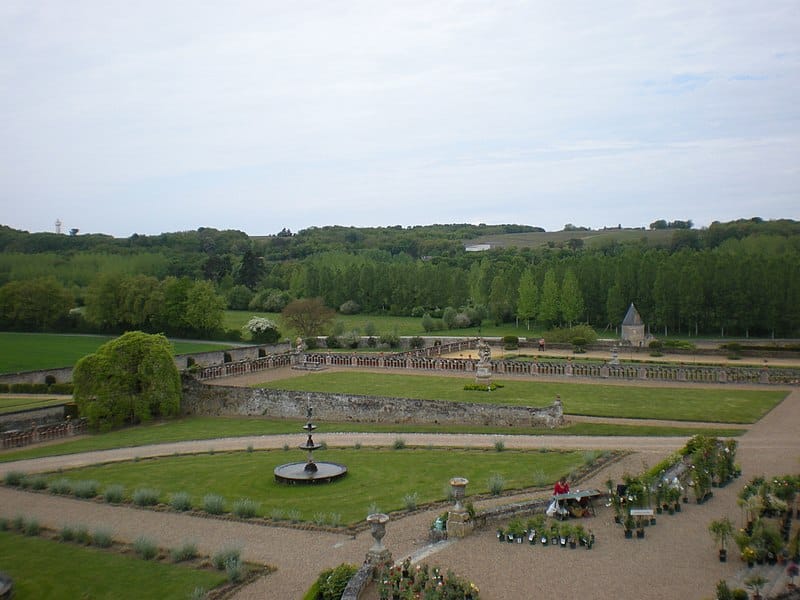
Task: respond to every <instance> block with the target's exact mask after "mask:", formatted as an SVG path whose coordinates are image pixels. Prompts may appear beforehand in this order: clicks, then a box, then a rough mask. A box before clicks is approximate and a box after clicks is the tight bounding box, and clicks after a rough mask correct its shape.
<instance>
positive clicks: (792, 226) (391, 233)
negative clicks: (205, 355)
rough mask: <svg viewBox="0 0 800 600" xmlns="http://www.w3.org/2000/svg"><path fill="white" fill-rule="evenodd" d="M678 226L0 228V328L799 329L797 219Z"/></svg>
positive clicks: (195, 331) (209, 332) (173, 331)
mask: <svg viewBox="0 0 800 600" xmlns="http://www.w3.org/2000/svg"><path fill="white" fill-rule="evenodd" d="M686 223H689V224H690V222H683V221H679V222H673V224H677V228H675V230H674V231H673V232H672V236H671V238H670V241H669V242H668V243H667V244H666V245H663V246H654V245H652V244H650V243H649V242H648V241H647V240H646V239H644V238H643V239H642V240H639V241H636V242H625V243H622V242H613V241H612V242H609V243H606V244H604V245H601V246H589V245H579V244H571V243H568V241H567V242H565V243H564V244H560V245H554V244H551V245H549V246H547V245H546V246H542V247H536V248H530V247H526V248H517V247H510V248H498V249H492V250H489V251H485V252H466V251H465V249H464V241H465V240H467V239H473V238H474V236H475V235H476V232H479V231H483V232H485V233H493V234H499V233H519V232H523V231H531V230H536V228H530V227H528V226H512V225H507V226H467V225H434V226H427V227H420V228H399V227H398V228H364V229H361V228H347V227H330V228H327V227H326V228H311V229H309V230H304V231H302V232H298V233H296V234H294V233H292V232H290V231H288V230H286V229H284V230H282V231H281V232H280V233H279V234H277V235H275V236H269V237H266V238H249V237H248V236H247V235H245V234H243V233H242V232H230V231H217V230H215V229H209V228H203V229H200V230H197V231H196V232H180V233H175V234H162V235H160V236H135V239H134V236H132V238H128V239H125V240H118V239H115V238H109V237H108V236H84V235H77V236H64V235H62V236H56V235H55V234H28V233H26V232H19V231H16V230H11V229H10V228H7V227H0V249H1V250H2V252H0V283H2V286H0V327H2V328H3V329H22V330H32V331H48V330H67V329H69V328H70V327H72V328H75V327H76V323H80V327H83V328H85V329H89V330H97V331H124V330H126V329H142V330H144V331H163V332H166V333H169V334H170V335H183V336H187V335H190V336H194V335H197V336H202V337H218V336H220V335H221V333H222V332H221V327H222V312H223V311H224V309H225V308H231V309H238V310H253V311H267V312H280V311H282V310H283V309H284V308H285V307H286V306H287V305H288V304H289V303H290V302H291V301H292V300H295V299H302V298H321V299H322V302H323V303H324V304H325V305H326V306H328V307H330V308H332V309H335V310H338V311H340V312H341V313H346V314H347V313H349V314H352V313H357V312H361V313H366V314H375V315H380V314H390V315H405V316H416V317H419V318H420V319H421V329H423V328H424V329H426V330H432V329H434V328H438V327H445V328H458V327H468V326H471V325H475V324H477V323H480V322H481V321H482V320H485V319H491V320H492V321H494V322H497V323H503V322H514V321H517V322H518V323H520V324H522V325H523V326H526V327H529V326H534V325H539V326H545V327H552V326H558V325H564V326H568V325H571V324H575V323H588V324H590V325H592V326H593V327H595V328H598V329H604V328H609V327H611V328H613V327H615V326H617V325H619V323H620V322H621V320H622V317H623V316H624V314H625V311H626V309H627V307H628V305H629V304H630V303H631V302H633V303H635V305H636V307H637V309H638V310H639V312H640V314H641V315H642V317H643V319H644V320H645V322H646V323H647V324H648V325H649V326H650V328H651V330H652V331H653V333H656V334H659V335H663V334H666V335H670V334H680V335H687V334H689V335H700V334H709V333H712V334H723V335H759V336H763V335H776V336H782V337H791V336H797V334H798V333H800V235H798V233H800V223H798V222H795V221H789V220H780V221H762V220H761V219H749V220H741V221H734V222H731V223H714V224H712V225H711V226H710V227H709V228H707V229H703V230H694V229H687V228H685V227H684V225H685V224H686ZM655 224H656V225H660V223H659V222H658V221H657V222H655ZM653 227H654V226H653V225H652V224H651V228H653ZM492 228H493V229H492ZM655 228H657V227H655ZM489 229H491V231H487V230H489ZM54 238H58V239H54ZM84 238H86V239H84ZM73 243H74V244H76V245H75V246H69V244H73ZM321 333H323V332H321Z"/></svg>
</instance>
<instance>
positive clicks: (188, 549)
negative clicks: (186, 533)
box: [169, 542, 197, 563]
mask: <svg viewBox="0 0 800 600" xmlns="http://www.w3.org/2000/svg"><path fill="white" fill-rule="evenodd" d="M169 555H170V558H172V562H176V563H177V562H184V561H187V560H193V559H195V558H196V557H197V545H196V544H194V542H184V543H183V544H182V545H180V546H178V547H177V548H173V549H172V551H171V552H170V553H169Z"/></svg>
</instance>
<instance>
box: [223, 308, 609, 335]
mask: <svg viewBox="0 0 800 600" xmlns="http://www.w3.org/2000/svg"><path fill="white" fill-rule="evenodd" d="M254 316H258V317H266V318H268V319H271V320H273V321H274V322H275V323H277V324H278V327H279V328H280V330H281V336H282V337H283V338H284V339H286V338H289V339H294V338H295V337H296V333H295V332H293V331H290V330H288V329H287V328H286V327H285V326H284V324H283V321H282V320H281V315H280V313H265V312H255V311H250V310H227V311H225V319H224V327H225V329H236V330H239V331H241V330H242V327H244V325H245V323H247V321H249V320H250V318H251V317H254ZM334 321H341V322H342V323H344V330H345V331H346V332H347V331H353V330H354V329H355V330H358V332H359V333H360V334H361V335H366V333H365V332H366V331H367V323H372V324H373V325H374V328H375V331H376V334H375V335H376V337H379V336H380V335H382V334H396V335H399V336H412V335H420V336H434V337H435V336H437V335H439V336H442V337H445V336H446V337H477V336H478V335H483V336H487V337H502V336H504V335H516V336H519V337H529V336H536V337H538V336H539V334H540V333H541V332H542V330H541V329H539V330H535V329H530V330H528V329H526V328H525V326H524V325H520V326H519V327H517V326H515V325H514V324H513V323H506V324H504V325H501V326H499V327H498V326H495V325H489V324H486V325H482V326H481V328H480V330H479V329H478V328H477V327H470V328H467V329H451V330H447V329H445V330H442V331H432V332H430V333H426V332H425V330H424V329H423V328H422V319H421V318H419V319H418V318H416V317H391V316H370V315H336V317H335V318H334ZM603 335H604V336H605V337H613V336H611V335H606V334H605V333H604V334H603Z"/></svg>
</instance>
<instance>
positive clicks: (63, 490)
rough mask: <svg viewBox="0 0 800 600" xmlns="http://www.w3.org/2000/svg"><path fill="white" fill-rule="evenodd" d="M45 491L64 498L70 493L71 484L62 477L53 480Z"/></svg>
mask: <svg viewBox="0 0 800 600" xmlns="http://www.w3.org/2000/svg"><path fill="white" fill-rule="evenodd" d="M47 489H48V490H49V491H50V493H51V494H58V495H61V496H66V495H68V494H71V493H72V482H71V481H70V480H69V479H66V478H64V477H62V478H60V479H54V480H53V481H51V482H50V484H49V485H48V486H47Z"/></svg>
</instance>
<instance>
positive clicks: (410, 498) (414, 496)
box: [403, 492, 419, 510]
mask: <svg viewBox="0 0 800 600" xmlns="http://www.w3.org/2000/svg"><path fill="white" fill-rule="evenodd" d="M418 501H419V494H418V493H417V492H411V493H410V494H406V495H405V496H403V505H404V506H405V507H406V510H417V502H418Z"/></svg>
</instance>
